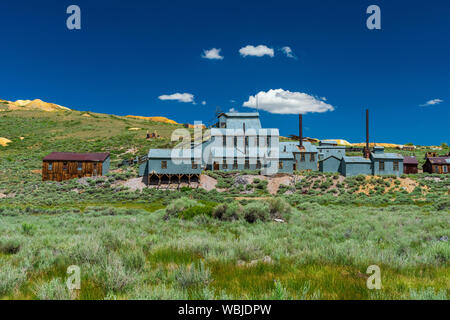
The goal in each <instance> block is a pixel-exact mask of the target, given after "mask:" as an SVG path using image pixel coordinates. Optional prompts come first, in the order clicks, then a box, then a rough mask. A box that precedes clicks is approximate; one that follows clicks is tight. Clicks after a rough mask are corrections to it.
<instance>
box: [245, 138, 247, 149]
mask: <svg viewBox="0 0 450 320" xmlns="http://www.w3.org/2000/svg"><path fill="white" fill-rule="evenodd" d="M245 146H246V147H248V137H245Z"/></svg>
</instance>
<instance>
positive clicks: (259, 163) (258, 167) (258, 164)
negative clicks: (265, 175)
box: [256, 160, 261, 169]
mask: <svg viewBox="0 0 450 320" xmlns="http://www.w3.org/2000/svg"><path fill="white" fill-rule="evenodd" d="M256 169H261V161H259V160H257V161H256Z"/></svg>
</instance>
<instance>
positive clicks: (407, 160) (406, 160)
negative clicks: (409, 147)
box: [403, 156, 419, 164]
mask: <svg viewBox="0 0 450 320" xmlns="http://www.w3.org/2000/svg"><path fill="white" fill-rule="evenodd" d="M403 163H404V164H419V162H418V161H417V159H416V157H412V156H405V157H403Z"/></svg>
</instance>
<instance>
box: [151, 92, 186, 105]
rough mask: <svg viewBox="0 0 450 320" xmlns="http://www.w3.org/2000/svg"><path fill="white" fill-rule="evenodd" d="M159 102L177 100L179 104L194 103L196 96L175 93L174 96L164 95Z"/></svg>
mask: <svg viewBox="0 0 450 320" xmlns="http://www.w3.org/2000/svg"><path fill="white" fill-rule="evenodd" d="M158 99H159V100H176V101H178V102H185V103H188V102H192V103H194V104H195V102H194V95H192V94H190V93H174V94H169V95H167V94H163V95H162V96H159V97H158Z"/></svg>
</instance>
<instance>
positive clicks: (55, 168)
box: [42, 152, 110, 181]
mask: <svg viewBox="0 0 450 320" xmlns="http://www.w3.org/2000/svg"><path fill="white" fill-rule="evenodd" d="M109 166H110V154H109V153H108V152H102V153H75V152H52V153H50V154H49V155H48V156H46V157H44V159H42V180H43V181H46V180H53V181H63V180H69V179H75V178H82V177H95V176H102V175H105V174H107V173H108V172H109Z"/></svg>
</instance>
